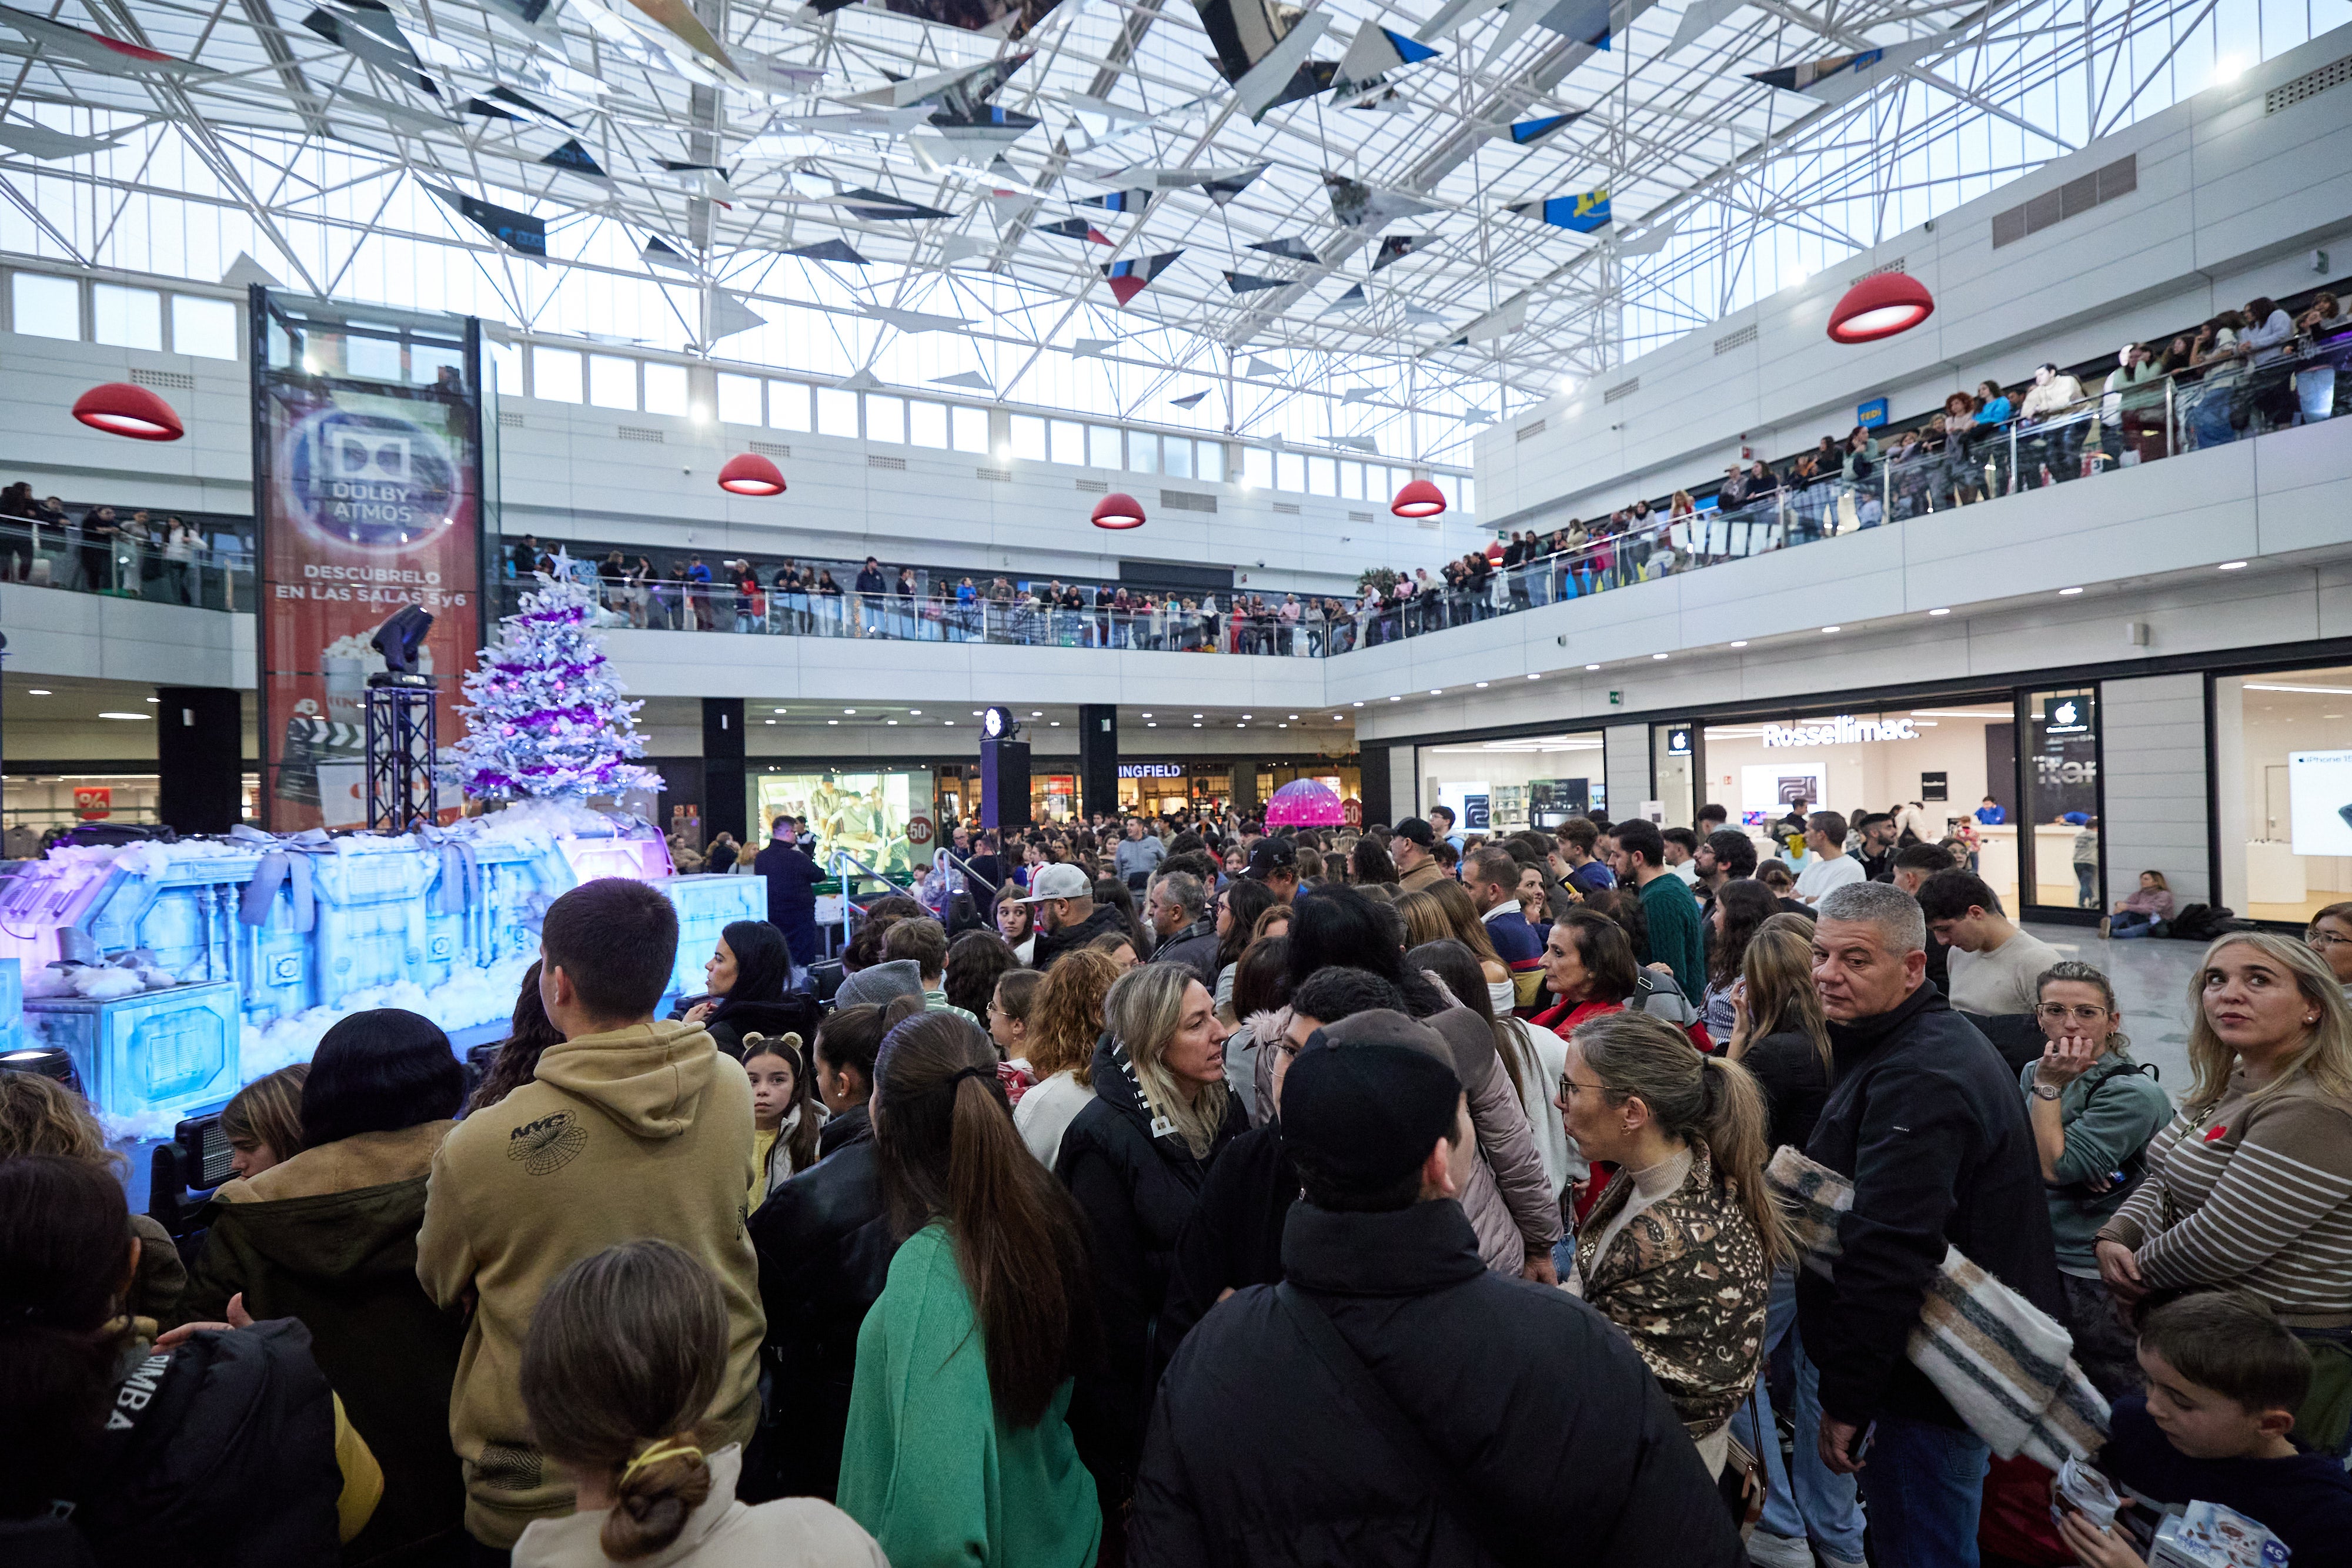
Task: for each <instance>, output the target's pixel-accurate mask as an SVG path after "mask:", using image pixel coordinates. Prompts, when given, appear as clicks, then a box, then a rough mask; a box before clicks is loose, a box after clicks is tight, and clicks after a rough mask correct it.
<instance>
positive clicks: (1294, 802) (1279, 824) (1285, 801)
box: [1265, 779, 1347, 828]
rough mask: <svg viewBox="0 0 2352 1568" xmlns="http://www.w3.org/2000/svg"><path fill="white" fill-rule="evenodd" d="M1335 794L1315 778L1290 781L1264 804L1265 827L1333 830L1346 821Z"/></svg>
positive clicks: (1337, 794)
mask: <svg viewBox="0 0 2352 1568" xmlns="http://www.w3.org/2000/svg"><path fill="white" fill-rule="evenodd" d="M1346 820H1347V819H1346V812H1345V811H1344V810H1342V808H1341V805H1340V800H1339V793H1338V791H1336V790H1334V789H1332V788H1331V787H1330V786H1329V785H1328V784H1326V783H1323V782H1322V781H1321V780H1319V779H1292V780H1291V781H1290V782H1289V783H1287V784H1285V785H1284V786H1283V787H1282V788H1281V789H1276V791H1275V792H1274V797H1273V799H1271V800H1268V801H1266V803H1265V825H1266V826H1267V827H1269V828H1336V827H1338V826H1339V824H1340V823H1341V822H1343V821H1346Z"/></svg>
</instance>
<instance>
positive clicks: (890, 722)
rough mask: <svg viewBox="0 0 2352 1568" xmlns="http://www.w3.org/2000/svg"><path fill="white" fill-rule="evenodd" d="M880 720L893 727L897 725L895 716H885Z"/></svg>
mask: <svg viewBox="0 0 2352 1568" xmlns="http://www.w3.org/2000/svg"><path fill="white" fill-rule="evenodd" d="M882 722H883V723H884V724H887V725H889V726H891V727H894V728H895V727H897V725H898V720H897V719H895V718H886V719H884V720H883V721H882Z"/></svg>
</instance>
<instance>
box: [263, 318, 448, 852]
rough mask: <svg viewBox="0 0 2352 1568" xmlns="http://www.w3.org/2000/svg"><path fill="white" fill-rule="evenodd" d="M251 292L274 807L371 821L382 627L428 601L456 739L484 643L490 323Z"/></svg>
mask: <svg viewBox="0 0 2352 1568" xmlns="http://www.w3.org/2000/svg"><path fill="white" fill-rule="evenodd" d="M250 298H251V301H252V323H253V342H252V356H253V357H252V362H253V448H254V450H253V457H254V461H253V473H254V497H255V508H254V509H255V515H256V517H257V526H258V533H259V538H258V541H257V579H258V580H257V593H258V600H259V609H260V615H259V616H258V618H257V639H256V641H257V644H258V653H259V656H260V664H261V671H260V675H261V678H260V683H259V691H260V743H261V750H262V757H261V766H262V784H261V810H262V821H263V824H264V826H266V827H268V829H269V830H270V831H273V832H281V833H283V832H298V831H301V830H303V829H306V828H319V827H326V828H354V827H362V826H364V825H365V816H366V807H365V800H364V797H365V778H366V774H365V768H366V758H367V678H368V676H369V675H371V674H375V673H377V672H379V671H381V670H382V669H383V656H382V655H380V654H378V653H376V652H375V651H374V649H373V648H371V647H370V646H369V645H368V643H369V640H370V638H371V637H372V636H373V634H374V632H375V630H376V628H378V627H379V626H381V625H383V622H385V621H387V620H388V619H390V618H391V617H392V616H393V615H394V614H395V613H397V612H399V611H400V610H401V608H402V607H403V606H405V605H409V604H415V605H418V606H420V607H422V608H423V609H425V610H426V611H427V612H431V614H432V615H433V617H434V622H433V630H432V632H431V633H430V634H429V635H428V636H427V637H426V639H425V644H424V646H423V648H422V649H421V650H420V652H419V655H418V659H417V667H418V669H419V670H420V671H421V672H422V673H424V674H429V675H432V676H434V677H435V679H436V686H437V691H436V708H437V710H438V716H439V727H440V739H441V741H442V743H443V744H444V745H446V744H448V743H450V742H453V741H455V740H456V739H457V735H458V733H459V727H460V720H459V719H458V717H457V698H458V696H459V695H461V694H460V690H459V684H460V682H461V680H462V678H463V676H464V674H465V673H466V671H467V669H468V668H469V667H470V665H471V664H472V662H473V659H474V655H475V653H476V652H477V651H478V649H479V648H480V647H481V645H482V608H481V585H482V581H483V575H482V484H483V474H482V441H481V408H482V397H481V384H482V383H481V362H482V356H481V336H480V327H479V323H478V322H476V321H474V320H472V319H460V318H457V317H446V316H416V315H412V314H409V313H407V312H403V311H395V310H378V309H373V308H366V307H354V308H351V310H349V311H348V312H347V311H346V310H345V309H344V308H342V307H340V306H334V305H331V304H329V303H327V302H325V301H322V300H315V299H308V298H297V297H290V296H285V295H275V294H272V293H271V292H270V291H269V290H268V289H266V288H263V287H258V286H257V287H255V288H254V289H253V290H252V292H251V296H250ZM451 814H452V808H451V806H450V805H449V804H446V803H445V806H444V810H443V816H444V818H445V820H446V818H447V817H448V816H449V815H451Z"/></svg>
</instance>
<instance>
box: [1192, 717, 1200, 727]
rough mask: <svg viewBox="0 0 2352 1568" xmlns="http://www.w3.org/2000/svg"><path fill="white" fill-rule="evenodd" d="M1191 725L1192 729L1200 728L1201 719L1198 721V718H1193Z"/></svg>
mask: <svg viewBox="0 0 2352 1568" xmlns="http://www.w3.org/2000/svg"><path fill="white" fill-rule="evenodd" d="M1192 727H1193V728H1194V729H1198V728H1200V727H1201V721H1200V720H1198V719H1194V720H1193V721H1192Z"/></svg>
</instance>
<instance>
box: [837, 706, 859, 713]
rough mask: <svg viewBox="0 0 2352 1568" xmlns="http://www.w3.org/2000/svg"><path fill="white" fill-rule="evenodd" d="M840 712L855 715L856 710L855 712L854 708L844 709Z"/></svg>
mask: <svg viewBox="0 0 2352 1568" xmlns="http://www.w3.org/2000/svg"><path fill="white" fill-rule="evenodd" d="M841 711H842V712H844V713H856V711H857V710H856V708H854V707H845V708H843V709H842V710H841Z"/></svg>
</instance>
